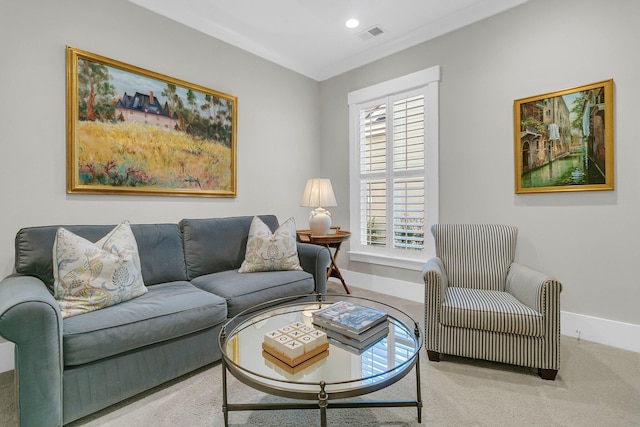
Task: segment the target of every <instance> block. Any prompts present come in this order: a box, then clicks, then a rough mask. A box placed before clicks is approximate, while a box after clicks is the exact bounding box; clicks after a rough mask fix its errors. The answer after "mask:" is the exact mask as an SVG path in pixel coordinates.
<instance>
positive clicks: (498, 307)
mask: <svg viewBox="0 0 640 427" xmlns="http://www.w3.org/2000/svg"><path fill="white" fill-rule="evenodd" d="M441 322H442V324H443V325H446V326H455V327H458V328H467V329H480V330H483V331H492V332H502V333H508V334H518V335H528V336H532V337H541V336H542V335H543V331H544V318H543V316H542V314H540V313H538V312H537V311H535V310H534V309H532V308H530V307H528V306H526V305H525V304H523V303H521V302H520V301H518V300H517V299H516V298H515V297H514V296H513V295H511V294H509V293H508V292H500V291H490V290H486V289H470V288H458V287H449V288H447V289H446V291H445V294H444V299H443V301H442V313H441Z"/></svg>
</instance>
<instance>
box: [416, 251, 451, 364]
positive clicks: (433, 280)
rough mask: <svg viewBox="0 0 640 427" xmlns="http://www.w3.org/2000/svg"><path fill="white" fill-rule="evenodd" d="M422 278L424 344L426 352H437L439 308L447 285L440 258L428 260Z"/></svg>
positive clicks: (447, 281)
mask: <svg viewBox="0 0 640 427" xmlns="http://www.w3.org/2000/svg"><path fill="white" fill-rule="evenodd" d="M422 277H423V278H424V342H425V347H426V348H427V350H428V351H435V352H439V351H440V350H439V347H440V346H439V338H438V326H439V324H440V307H441V305H442V298H443V297H444V293H445V290H446V288H447V286H448V285H449V280H448V279H447V273H446V271H445V269H444V266H443V264H442V260H441V259H440V258H437V257H434V258H431V259H429V260H428V261H427V262H426V263H425V265H424V267H423V269H422Z"/></svg>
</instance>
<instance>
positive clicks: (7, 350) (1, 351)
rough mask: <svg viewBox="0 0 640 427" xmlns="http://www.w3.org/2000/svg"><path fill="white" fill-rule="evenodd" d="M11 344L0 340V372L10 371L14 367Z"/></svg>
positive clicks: (12, 346)
mask: <svg viewBox="0 0 640 427" xmlns="http://www.w3.org/2000/svg"><path fill="white" fill-rule="evenodd" d="M13 348H14V345H13V343H12V342H9V341H4V340H0V372H6V371H11V370H12V369H13V367H14V358H13Z"/></svg>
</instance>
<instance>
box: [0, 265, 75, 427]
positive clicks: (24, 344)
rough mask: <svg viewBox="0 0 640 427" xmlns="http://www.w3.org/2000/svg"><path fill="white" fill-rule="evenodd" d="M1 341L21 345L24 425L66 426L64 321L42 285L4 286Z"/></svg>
mask: <svg viewBox="0 0 640 427" xmlns="http://www.w3.org/2000/svg"><path fill="white" fill-rule="evenodd" d="M0 336H2V337H3V338H5V339H6V340H8V341H11V342H13V343H14V344H15V372H16V382H17V394H16V395H17V403H18V418H19V423H20V425H21V426H44V425H46V426H50V425H58V426H60V425H62V371H63V362H62V315H61V314H60V308H59V306H58V303H57V302H56V301H55V299H54V298H53V296H52V295H51V294H50V293H49V291H48V290H47V287H46V286H45V285H44V283H43V282H42V281H41V280H40V279H38V278H36V277H32V276H21V275H12V276H8V277H6V278H5V279H3V280H2V281H1V282H0Z"/></svg>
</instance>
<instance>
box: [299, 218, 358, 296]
mask: <svg viewBox="0 0 640 427" xmlns="http://www.w3.org/2000/svg"><path fill="white" fill-rule="evenodd" d="M296 237H297V240H298V242H301V243H311V244H313V245H320V246H324V247H325V248H327V249H328V250H329V256H330V257H331V264H330V265H329V268H328V269H327V280H329V278H330V277H335V278H337V279H340V281H341V282H342V286H343V287H344V290H345V291H346V292H347V293H348V294H350V293H351V291H350V290H349V287H348V286H347V283H346V282H345V281H344V278H343V277H342V274H341V273H340V269H339V268H338V264H337V263H336V258H337V257H338V252H340V245H342V242H344V241H346V240H349V238H350V237H351V233H350V232H348V231H343V230H340V227H335V226H334V227H331V230H329V234H327V235H326V236H315V235H313V234H311V230H297V231H296ZM332 248H333V249H335V250H334V252H333V253H332V252H331V249H332Z"/></svg>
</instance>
